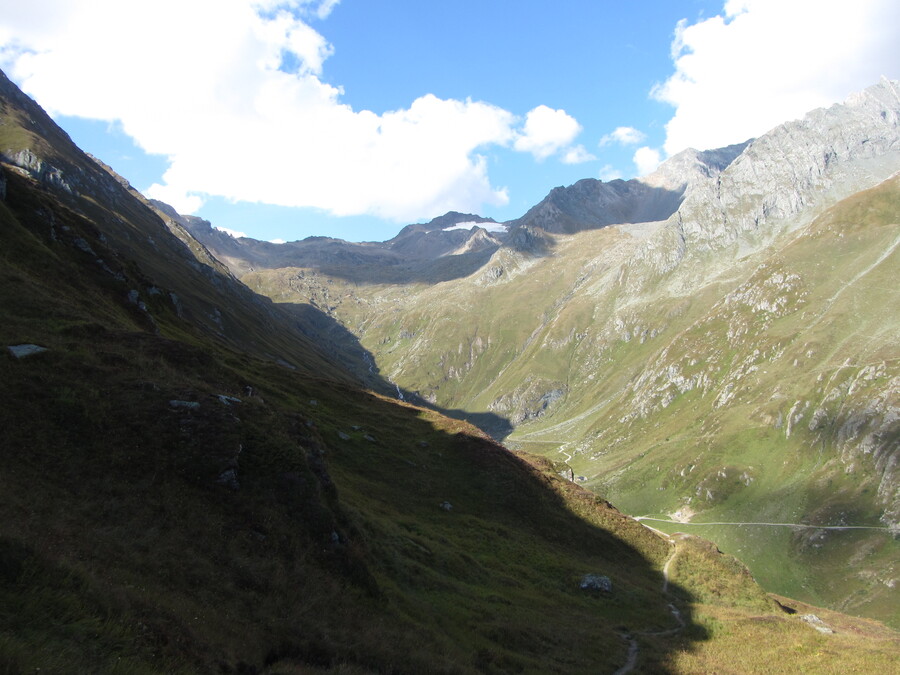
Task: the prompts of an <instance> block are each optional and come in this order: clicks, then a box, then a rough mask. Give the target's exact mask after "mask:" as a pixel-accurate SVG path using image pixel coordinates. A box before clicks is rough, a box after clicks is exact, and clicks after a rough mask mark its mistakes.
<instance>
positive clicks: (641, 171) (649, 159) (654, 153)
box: [634, 146, 662, 176]
mask: <svg viewBox="0 0 900 675" xmlns="http://www.w3.org/2000/svg"><path fill="white" fill-rule="evenodd" d="M660 162H662V156H661V155H660V152H659V150H656V149H654V148H648V147H647V146H644V147H642V148H638V149H637V150H636V151H635V153H634V166H635V167H636V168H637V172H638V176H646V175H647V174H648V173H653V172H654V171H656V167H658V166H659V165H660Z"/></svg>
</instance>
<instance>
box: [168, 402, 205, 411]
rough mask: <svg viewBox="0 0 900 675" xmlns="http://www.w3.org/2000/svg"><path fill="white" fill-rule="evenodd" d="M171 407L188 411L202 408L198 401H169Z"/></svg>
mask: <svg viewBox="0 0 900 675" xmlns="http://www.w3.org/2000/svg"><path fill="white" fill-rule="evenodd" d="M169 405H170V406H171V407H172V408H186V409H188V410H196V409H197V408H199V407H200V404H199V403H197V402H196V401H178V400H172V401H169Z"/></svg>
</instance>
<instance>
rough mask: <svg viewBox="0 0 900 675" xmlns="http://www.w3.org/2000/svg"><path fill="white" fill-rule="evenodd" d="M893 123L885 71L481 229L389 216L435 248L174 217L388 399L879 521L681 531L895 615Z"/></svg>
mask: <svg viewBox="0 0 900 675" xmlns="http://www.w3.org/2000/svg"><path fill="white" fill-rule="evenodd" d="M898 119H900V103H898V86H897V83H896V82H891V81H888V80H884V81H882V82H881V83H879V84H877V85H875V86H873V87H871V88H869V89H868V90H866V91H864V92H861V93H860V94H857V95H855V96H853V97H851V98H850V99H849V100H847V101H846V102H844V103H843V104H839V105H835V106H833V107H831V108H829V109H821V110H816V111H813V112H811V113H810V114H808V115H807V116H806V117H805V118H803V119H801V120H796V121H793V122H788V123H786V124H784V125H781V126H779V127H777V128H775V129H773V130H771V131H770V132H769V133H767V134H765V135H764V136H762V137H760V138H757V139H753V140H751V141H748V142H746V143H742V144H738V145H733V146H729V147H727V148H722V149H719V150H713V151H704V152H698V151H695V150H686V151H684V152H682V153H680V154H678V155H676V156H674V157H672V158H670V159H669V160H668V161H666V162H665V163H663V164H662V165H661V166H660V167H659V169H658V170H657V171H656V172H655V173H653V174H651V175H649V176H647V177H644V178H641V179H634V180H630V181H621V180H616V181H611V182H609V183H605V182H602V181H599V180H594V179H585V180H581V181H579V182H577V183H575V184H574V185H572V186H569V187H558V188H554V189H553V190H551V191H550V193H549V194H548V195H547V197H546V198H545V199H544V200H543V201H542V202H540V203H539V204H537V205H536V206H534V207H533V208H532V209H530V210H529V211H528V212H527V213H526V214H525V215H524V216H522V217H521V218H519V219H516V220H513V221H510V222H507V223H504V224H502V227H497V226H494V227H492V228H491V229H492V231H490V232H489V231H487V230H486V229H484V228H483V225H482V226H480V225H478V224H477V222H478V221H480V220H482V219H480V218H477V217H475V216H472V215H461V214H453V213H451V214H447V215H446V216H443V217H442V218H440V219H436V220H435V221H432V223H429V224H426V225H420V226H411V227H412V228H413V231H415V232H416V233H426V232H427V233H428V235H429V236H430V237H431V238H432V241H433V240H435V239H437V238H438V237H441V238H442V239H443V245H442V246H439V247H438V246H434V244H431V245H430V246H429V247H420V248H414V247H408V248H406V249H404V255H403V257H402V262H398V263H393V262H391V263H388V264H378V263H375V262H374V261H373V260H371V259H369V260H366V261H365V262H363V261H362V260H361V259H353V258H352V257H351V256H350V253H349V251H350V250H355V247H362V248H366V247H375V248H376V250H379V251H381V250H390V251H393V250H395V247H396V242H397V241H398V240H401V241H402V240H403V237H404V233H405V232H408V231H409V230H410V228H407V230H405V231H404V233H401V235H400V236H398V237H397V239H395V240H392V241H390V242H385V243H384V244H346V243H343V242H336V241H333V240H332V241H330V242H329V245H330V246H332V247H333V250H338V247H343V248H342V249H341V250H344V251H346V253H345V255H346V257H345V258H344V259H343V260H339V259H338V258H337V257H336V256H330V257H327V258H322V259H320V260H319V261H317V259H316V256H315V254H314V253H312V251H315V250H316V247H317V246H318V245H319V244H318V242H311V241H309V240H306V241H303V242H295V243H294V244H290V245H285V248H280V247H279V251H280V254H279V256H280V257H266V256H256V257H254V258H252V262H250V261H251V256H249V255H248V256H243V257H242V256H241V250H244V249H247V250H250V249H254V250H255V248H254V247H257V246H260V245H261V244H260V243H259V242H253V241H252V240H247V239H239V240H234V239H232V238H230V237H228V236H227V235H224V234H219V235H218V237H219V240H221V241H224V242H227V243H228V245H230V246H231V248H226V247H224V246H222V244H220V243H219V242H218V241H217V240H215V239H213V238H212V237H210V236H209V232H210V231H211V229H210V227H209V225H208V224H207V225H206V229H202V228H200V227H196V228H194V229H191V231H192V233H193V234H194V235H195V236H197V237H198V239H200V240H201V241H203V242H204V243H206V244H207V245H208V246H210V248H211V250H212V251H213V252H214V253H215V254H216V255H217V256H220V258H221V259H223V260H226V261H227V262H228V264H229V265H230V266H231V268H232V270H233V271H234V272H235V273H236V274H239V275H240V277H241V279H242V280H243V281H244V282H245V283H247V284H248V285H249V286H250V287H251V288H253V289H255V290H257V291H259V292H260V293H262V294H264V295H267V296H269V297H271V298H273V299H274V300H276V301H294V302H298V301H302V302H308V303H312V304H315V305H316V306H318V307H319V308H320V309H322V310H323V311H324V312H326V313H327V314H329V315H330V316H332V317H334V318H335V319H336V321H338V322H339V323H340V324H341V325H343V326H345V327H346V328H347V330H348V331H349V332H351V333H352V334H353V335H355V336H356V337H357V338H358V339H359V341H360V344H361V345H362V346H363V347H364V349H365V350H366V351H367V352H369V356H367V357H366V358H367V359H369V360H370V361H371V362H372V363H376V364H377V365H378V368H379V369H380V372H382V373H384V375H386V377H387V379H389V380H390V381H391V382H394V383H396V384H397V385H398V386H399V387H400V388H401V389H403V390H404V391H406V392H407V393H406V394H405V396H406V397H407V398H409V397H410V396H418V397H419V400H421V401H425V402H428V403H430V404H433V405H435V406H439V407H440V408H441V409H443V410H445V411H453V410H456V411H465V412H466V414H464V415H463V416H464V417H466V418H467V419H469V420H470V421H472V422H474V423H477V424H479V425H480V426H481V427H482V428H483V429H485V430H486V431H488V432H489V433H491V434H493V435H494V436H495V437H496V438H497V439H498V440H502V441H504V442H506V443H507V444H509V445H511V446H513V447H518V448H521V449H526V450H529V451H531V452H537V453H540V454H544V455H546V456H548V457H552V458H554V459H561V460H564V461H566V462H567V463H568V465H569V467H570V468H571V470H572V471H573V473H574V474H577V475H579V476H582V478H583V482H584V484H585V485H587V486H588V487H590V488H591V489H593V490H595V491H597V492H599V493H600V494H602V495H604V496H605V497H608V498H610V499H611V500H612V501H613V502H614V503H616V504H618V505H620V506H622V507H624V508H625V509H626V510H627V511H628V512H630V513H634V514H636V515H637V514H651V515H655V516H657V517H662V518H667V517H670V516H671V514H677V518H678V519H684V518H685V517H686V514H687V515H689V516H690V517H691V520H692V521H693V522H696V523H699V522H701V521H716V522H735V523H736V522H759V521H766V522H783V523H797V524H798V525H805V526H808V525H841V524H845V525H846V524H853V525H860V526H866V527H881V528H883V529H881V530H860V531H854V532H850V531H829V530H808V529H806V528H804V529H802V530H797V531H791V530H790V529H787V528H785V529H783V530H781V531H778V530H766V531H764V532H763V531H751V532H750V533H749V534H748V533H747V532H744V531H743V530H739V529H735V528H734V527H728V526H715V527H713V526H710V527H708V528H703V529H702V530H700V529H698V530H693V529H692V530H691V531H698V532H702V533H703V534H704V535H706V536H710V537H711V538H714V539H715V540H716V541H717V542H719V543H720V545H723V546H725V547H726V548H727V550H729V551H730V552H732V553H735V554H738V555H739V556H740V557H742V558H743V559H745V560H747V561H748V562H749V563H750V567H751V569H752V570H753V571H754V573H755V574H757V575H758V576H759V577H760V578H761V579H763V580H764V582H765V584H766V585H767V586H768V587H773V588H776V589H778V590H779V591H781V592H784V593H787V594H791V595H795V596H800V597H804V598H806V599H808V600H811V601H816V602H821V603H826V604H831V605H833V606H837V607H841V608H843V609H848V610H849V609H852V610H854V611H862V612H869V611H871V612H873V613H874V615H876V616H879V617H880V618H884V619H890V620H892V621H894V622H896V621H898V620H900V615H898V614H897V613H896V612H897V608H898V607H900V603H898V602H897V600H896V595H895V591H894V588H895V585H896V583H897V581H896V579H897V577H896V575H897V569H898V563H900V558H898V551H897V548H896V544H895V543H894V542H893V538H892V537H893V535H892V534H891V533H892V532H893V533H896V531H897V528H898V525H900V520H898V518H900V475H898V474H897V463H898V461H900V459H898V458H900V426H898V419H900V400H898V393H900V372H898V370H897V358H898V335H900V324H898V321H897V319H896V317H897V316H900V303H898V298H897V294H896V292H895V290H894V284H893V282H892V281H891V280H892V279H894V278H896V277H897V274H898V271H900V266H898V262H897V253H896V247H897V244H898V230H897V222H898V213H900V209H898V208H897V204H898V202H897V189H898V185H897V183H898V180H897V171H898V169H900V135H898ZM460 221H466V222H471V223H472V225H471V226H470V227H469V229H468V230H467V234H468V236H469V242H473V244H472V245H471V250H469V249H467V246H468V243H469V242H465V243H461V240H460V235H461V234H462V231H461V230H459V229H448V225H455V224H457V223H459V222H460ZM420 236H421V235H420ZM301 251H309V252H310V255H305V254H302V253H300V252H301ZM295 252H296V253H295ZM404 265H405V267H404ZM251 268H252V269H251ZM386 269H390V270H392V271H391V273H390V275H388V274H387V273H386V272H385V271H384V270H386ZM423 270H425V271H423ZM404 275H405V276H404ZM366 362H369V361H366ZM666 514H669V515H666ZM693 527H697V528H699V525H694V526H693ZM811 538H812V539H815V541H814V542H810V541H809V540H810V539H811ZM749 541H755V542H757V543H755V544H752V545H751V544H749V543H748V542H749ZM860 549H863V550H866V551H867V553H866V555H865V556H863V557H860V555H859V551H860ZM853 561H856V562H853ZM848 567H849V568H850V569H852V570H854V572H853V574H851V575H850V578H849V579H843V578H842V579H841V581H840V583H837V582H836V577H844V576H845V571H846V569H848Z"/></svg>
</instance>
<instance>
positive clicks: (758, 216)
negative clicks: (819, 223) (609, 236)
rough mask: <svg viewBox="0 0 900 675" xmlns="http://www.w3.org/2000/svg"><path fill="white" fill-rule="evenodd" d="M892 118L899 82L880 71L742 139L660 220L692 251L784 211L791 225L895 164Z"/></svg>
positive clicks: (773, 220)
mask: <svg viewBox="0 0 900 675" xmlns="http://www.w3.org/2000/svg"><path fill="white" fill-rule="evenodd" d="M898 124H900V83H897V82H893V81H890V80H886V79H885V80H882V81H881V82H880V83H879V84H877V85H874V86H872V87H870V88H868V89H866V90H865V91H863V92H861V93H859V94H856V95H854V96H852V97H850V98H849V99H848V100H847V101H845V102H844V103H842V104H836V105H834V106H832V107H831V108H828V109H818V110H814V111H812V112H810V113H809V114H807V115H806V116H805V117H804V118H803V119H801V120H797V121H794V122H788V123H786V124H783V125H781V126H779V127H776V128H775V129H773V130H772V131H770V132H769V133H767V134H765V135H764V136H761V137H760V138H758V139H756V140H754V141H752V142H749V143H748V144H747V145H746V146H745V147H743V149H742V151H741V152H740V154H739V155H738V156H737V157H736V158H735V159H734V160H733V161H732V162H730V163H728V164H727V166H722V164H723V162H721V161H720V162H719V163H718V165H719V166H721V167H722V168H721V171H719V172H714V173H711V174H710V176H709V179H708V180H705V181H691V189H690V191H689V192H688V193H687V194H686V195H685V199H684V203H683V204H682V205H681V207H680V208H679V210H678V213H677V215H675V216H674V217H673V218H672V219H671V220H670V222H669V224H668V226H669V227H670V228H672V229H674V230H675V231H676V232H677V234H678V236H679V237H680V238H682V239H683V240H684V241H685V242H686V244H687V247H688V248H690V249H692V250H693V251H695V252H702V251H708V250H717V249H720V248H722V247H723V246H726V245H729V244H731V243H733V242H735V241H736V240H737V239H738V238H740V237H745V236H746V235H759V236H763V237H765V236H767V235H771V234H772V233H774V232H777V228H775V227H774V226H775V225H776V224H778V223H779V222H784V221H786V220H787V219H793V221H792V223H791V226H792V227H796V226H797V225H799V224H800V222H802V219H800V220H797V219H796V218H795V216H798V215H799V214H801V213H802V212H804V211H807V212H809V213H813V212H814V210H815V207H817V206H819V207H820V206H823V205H827V204H831V203H834V202H835V201H837V200H840V199H843V198H844V197H847V196H849V195H851V194H853V193H855V192H858V191H859V190H861V189H864V188H867V187H871V186H872V185H874V184H876V183H878V182H879V181H881V180H884V179H885V178H887V177H888V176H889V175H891V174H892V173H893V172H895V171H896V170H897V167H898V166H900V134H898ZM733 147H740V146H733ZM703 154H706V155H707V156H709V153H698V155H703ZM678 157H680V156H678ZM673 159H676V158H673ZM667 164H668V163H667ZM664 166H665V165H664ZM666 170H667V171H668V167H666Z"/></svg>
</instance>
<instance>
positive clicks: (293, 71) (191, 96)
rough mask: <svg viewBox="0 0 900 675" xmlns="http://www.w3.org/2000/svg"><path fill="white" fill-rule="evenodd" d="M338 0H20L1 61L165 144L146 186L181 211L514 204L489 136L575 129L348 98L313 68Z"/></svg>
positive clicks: (35, 84)
mask: <svg viewBox="0 0 900 675" xmlns="http://www.w3.org/2000/svg"><path fill="white" fill-rule="evenodd" d="M335 4H336V2H333V1H331V0H323V1H321V2H316V1H315V0H312V1H311V0H286V1H283V0H256V1H254V0H191V2H184V0H157V2H155V3H154V5H153V8H152V11H150V10H148V9H147V8H146V7H145V6H143V5H142V4H139V3H134V2H122V1H121V0H93V1H91V2H76V1H74V0H68V1H67V0H41V1H38V2H21V3H15V6H14V11H7V12H4V13H3V15H0V45H3V47H2V48H0V67H2V68H3V69H4V70H6V72H7V73H8V74H10V76H11V77H12V78H13V79H14V80H16V81H17V82H19V83H20V84H21V85H22V88H23V89H25V91H26V92H28V93H29V94H31V95H32V96H34V97H35V98H36V99H37V100H38V102H39V103H40V104H41V105H42V106H44V107H45V108H46V109H48V111H49V112H51V114H65V115H73V116H80V117H86V118H91V119H103V120H109V121H115V120H118V121H121V125H122V129H123V131H124V132H125V133H126V134H128V135H129V136H131V137H132V138H134V139H135V142H136V143H137V144H138V145H139V146H140V147H141V148H142V149H143V150H145V151H146V152H148V153H151V154H158V155H163V156H166V157H167V158H168V160H169V167H168V170H167V171H166V172H165V175H164V177H163V181H162V182H161V184H157V185H153V186H152V187H151V188H150V189H149V190H148V193H149V194H150V195H151V196H153V197H155V198H158V199H161V200H163V201H165V202H168V203H169V204H172V205H173V206H174V207H175V208H176V209H178V211H180V212H182V213H191V212H193V211H196V210H197V209H198V208H199V207H200V206H201V205H202V202H203V200H204V199H205V198H206V197H208V196H223V197H225V198H227V199H231V200H236V201H237V200H242V201H249V202H263V203H269V204H277V205H282V206H291V207H313V208H319V209H322V210H324V211H326V212H329V213H332V214H335V215H358V214H368V215H374V216H379V217H383V218H387V219H392V220H396V221H406V222H410V221H413V220H415V219H417V218H421V217H430V216H433V215H434V214H435V213H442V212H444V211H447V210H451V209H454V210H459V211H475V210H479V209H480V208H481V207H483V206H484V205H486V204H487V205H503V204H505V203H507V202H508V195H507V193H506V190H505V188H498V187H495V186H493V185H492V184H491V182H490V179H489V176H488V171H487V160H486V158H485V156H484V151H483V148H486V147H487V146H490V145H492V144H493V145H501V146H508V145H509V144H511V143H513V142H514V141H515V142H516V143H517V144H519V145H523V146H525V149H527V150H528V151H529V152H533V153H534V154H535V156H541V155H543V154H544V153H548V152H549V153H552V152H555V151H557V150H558V149H559V148H560V147H562V146H564V145H566V144H567V143H568V142H569V141H571V139H572V138H574V136H575V134H577V132H578V130H579V129H580V127H579V126H578V123H577V122H576V121H575V120H574V119H573V118H571V117H569V116H568V115H566V114H565V112H563V111H553V110H550V109H549V108H546V107H543V106H542V107H540V108H536V109H535V110H533V111H532V112H531V113H529V115H528V117H527V118H526V120H525V126H524V135H517V132H516V128H515V127H516V124H517V120H516V117H515V116H514V115H513V114H512V113H510V112H508V111H506V110H503V109H501V108H498V107H496V106H493V105H490V104H488V103H483V102H478V101H471V100H466V101H458V100H444V99H439V98H437V97H435V96H433V95H425V96H422V97H420V98H418V99H416V100H415V101H413V102H412V103H411V104H410V105H409V107H408V108H405V109H400V110H395V111H391V112H387V113H384V114H380V115H379V114H375V113H374V112H371V111H367V110H359V111H357V110H353V109H352V108H351V107H350V106H348V105H346V104H344V103H342V102H341V94H342V92H341V90H340V89H338V88H336V87H333V86H331V85H329V84H327V83H325V82H323V81H322V79H320V74H321V72H322V67H323V63H324V62H325V60H326V59H327V58H328V56H329V55H330V54H331V53H332V47H331V45H330V44H328V42H327V41H326V40H325V39H324V38H323V37H322V36H321V35H320V34H319V33H317V32H316V31H315V30H313V29H312V28H311V27H310V26H309V25H308V24H307V23H306V22H305V21H304V20H303V19H302V17H303V16H306V15H308V14H309V12H315V13H316V14H317V15H318V16H326V15H327V13H328V12H329V11H331V9H332V8H333V7H334V6H335ZM285 55H288V57H289V58H288V59H287V61H285ZM287 71H290V72H287ZM548 113H549V114H548Z"/></svg>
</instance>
